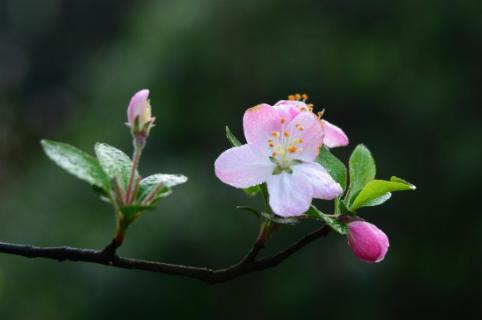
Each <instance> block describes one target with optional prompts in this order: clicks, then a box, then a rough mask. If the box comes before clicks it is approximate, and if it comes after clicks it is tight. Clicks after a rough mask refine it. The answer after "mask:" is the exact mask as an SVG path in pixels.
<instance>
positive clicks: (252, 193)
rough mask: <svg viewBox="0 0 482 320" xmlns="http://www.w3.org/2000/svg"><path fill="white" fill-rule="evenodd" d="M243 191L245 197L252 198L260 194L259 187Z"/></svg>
mask: <svg viewBox="0 0 482 320" xmlns="http://www.w3.org/2000/svg"><path fill="white" fill-rule="evenodd" d="M243 191H244V193H246V195H247V196H250V197H254V196H255V195H257V194H258V193H259V192H261V187H260V186H259V185H257V186H252V187H249V188H246V189H243Z"/></svg>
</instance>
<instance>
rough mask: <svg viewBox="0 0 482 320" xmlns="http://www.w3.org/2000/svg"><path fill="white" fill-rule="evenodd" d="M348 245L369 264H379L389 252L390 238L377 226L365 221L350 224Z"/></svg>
mask: <svg viewBox="0 0 482 320" xmlns="http://www.w3.org/2000/svg"><path fill="white" fill-rule="evenodd" d="M348 245H349V246H350V248H351V250H352V251H353V253H354V254H355V255H356V256H357V257H358V258H360V259H361V260H363V261H365V262H368V263H377V262H380V261H382V260H383V259H384V258H385V254H386V253H387V251H388V247H389V243H388V237H387V235H386V234H385V233H383V231H382V230H380V229H378V228H377V227H376V226H375V225H373V224H371V223H368V222H365V221H359V220H357V221H353V222H351V223H349V224H348Z"/></svg>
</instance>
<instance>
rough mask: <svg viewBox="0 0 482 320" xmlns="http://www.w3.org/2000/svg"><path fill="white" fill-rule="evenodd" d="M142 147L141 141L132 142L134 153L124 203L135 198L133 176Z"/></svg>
mask: <svg viewBox="0 0 482 320" xmlns="http://www.w3.org/2000/svg"><path fill="white" fill-rule="evenodd" d="M142 149H144V144H143V143H134V155H133V156H132V170H131V175H130V177H129V184H128V186H127V194H126V201H125V203H126V204H132V201H133V200H134V198H135V189H137V186H135V185H134V181H135V180H136V179H135V178H136V173H137V168H138V167H139V161H140V160H141V156H142ZM136 184H137V181H136Z"/></svg>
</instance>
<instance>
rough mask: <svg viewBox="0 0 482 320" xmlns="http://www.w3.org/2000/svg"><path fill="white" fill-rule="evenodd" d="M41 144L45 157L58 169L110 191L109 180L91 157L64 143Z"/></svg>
mask: <svg viewBox="0 0 482 320" xmlns="http://www.w3.org/2000/svg"><path fill="white" fill-rule="evenodd" d="M41 144H42V147H43V149H44V152H45V154H46V155H47V157H49V158H50V159H51V160H52V161H53V162H55V163H56V164H57V165H58V166H59V167H61V168H62V169H64V170H65V171H67V172H68V173H70V174H72V175H74V176H76V177H77V178H79V179H81V180H84V181H86V182H88V183H90V184H91V185H95V186H97V187H99V188H102V189H104V190H105V191H109V190H110V181H109V178H108V176H107V175H106V173H105V172H104V170H102V168H101V166H100V165H99V163H98V162H97V160H96V159H95V158H94V157H93V156H91V155H89V154H87V153H85V152H84V151H82V150H79V149H77V148H76V147H74V146H71V145H69V144H66V143H61V142H56V141H51V140H42V141H41Z"/></svg>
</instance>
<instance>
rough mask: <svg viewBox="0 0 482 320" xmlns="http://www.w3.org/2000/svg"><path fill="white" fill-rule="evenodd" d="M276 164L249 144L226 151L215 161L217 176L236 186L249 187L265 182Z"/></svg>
mask: <svg viewBox="0 0 482 320" xmlns="http://www.w3.org/2000/svg"><path fill="white" fill-rule="evenodd" d="M274 167H275V165H274V164H273V163H272V162H271V161H270V160H269V158H268V157H266V156H265V155H264V154H262V153H259V152H258V151H257V150H255V149H253V147H251V146H250V145H248V144H245V145H242V146H240V147H235V148H231V149H228V150H226V151H224V152H223V153H222V154H221V155H220V156H219V157H218V158H217V159H216V162H215V163H214V168H215V174H216V176H217V177H218V178H219V179H220V180H221V181H222V182H224V183H226V184H229V185H231V186H233V187H236V188H248V187H251V186H254V185H257V184H260V183H263V182H265V181H266V180H267V179H268V177H269V176H270V175H271V174H272V172H273V170H274Z"/></svg>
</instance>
